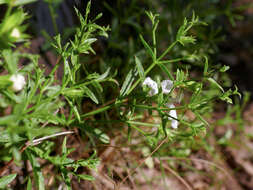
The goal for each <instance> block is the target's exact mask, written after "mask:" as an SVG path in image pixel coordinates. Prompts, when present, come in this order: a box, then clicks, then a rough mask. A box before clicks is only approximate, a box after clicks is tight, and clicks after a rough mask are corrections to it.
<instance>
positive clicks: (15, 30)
mask: <svg viewBox="0 0 253 190" xmlns="http://www.w3.org/2000/svg"><path fill="white" fill-rule="evenodd" d="M11 37H13V38H20V32H19V30H18V29H17V28H14V29H13V30H12V32H11Z"/></svg>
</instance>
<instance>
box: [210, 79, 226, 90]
mask: <svg viewBox="0 0 253 190" xmlns="http://www.w3.org/2000/svg"><path fill="white" fill-rule="evenodd" d="M207 80H208V81H209V82H210V83H212V84H213V85H215V86H216V87H218V88H219V89H220V90H221V91H222V92H224V90H223V88H222V87H221V85H219V84H218V83H217V82H216V81H215V80H214V79H213V78H208V79H207Z"/></svg>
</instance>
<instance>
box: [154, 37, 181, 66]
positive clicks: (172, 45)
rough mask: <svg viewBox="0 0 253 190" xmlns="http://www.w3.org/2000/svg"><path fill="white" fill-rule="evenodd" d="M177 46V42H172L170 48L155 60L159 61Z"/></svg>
mask: <svg viewBox="0 0 253 190" xmlns="http://www.w3.org/2000/svg"><path fill="white" fill-rule="evenodd" d="M176 44H177V41H174V42H173V43H172V44H170V46H169V47H168V48H167V49H166V50H165V51H164V52H163V54H162V55H161V56H160V57H159V58H158V59H157V61H160V60H161V59H162V58H164V56H165V55H166V54H167V53H168V52H169V51H170V50H171V49H172V48H173V47H174V46H175V45H176Z"/></svg>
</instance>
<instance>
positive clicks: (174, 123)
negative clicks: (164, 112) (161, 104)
mask: <svg viewBox="0 0 253 190" xmlns="http://www.w3.org/2000/svg"><path fill="white" fill-rule="evenodd" d="M167 106H168V108H171V109H173V110H170V112H169V115H170V116H171V117H173V118H175V119H173V118H171V117H168V119H169V120H171V127H172V128H173V129H177V126H178V121H177V120H176V119H177V111H176V110H175V109H174V108H175V106H174V105H173V104H167Z"/></svg>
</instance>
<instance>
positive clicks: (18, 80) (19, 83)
mask: <svg viewBox="0 0 253 190" xmlns="http://www.w3.org/2000/svg"><path fill="white" fill-rule="evenodd" d="M10 80H11V81H12V82H13V84H12V86H11V89H12V90H13V91H14V92H18V91H20V90H22V89H23V88H24V86H25V84H26V82H25V77H24V76H23V75H21V74H15V75H12V76H11V77H10Z"/></svg>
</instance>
